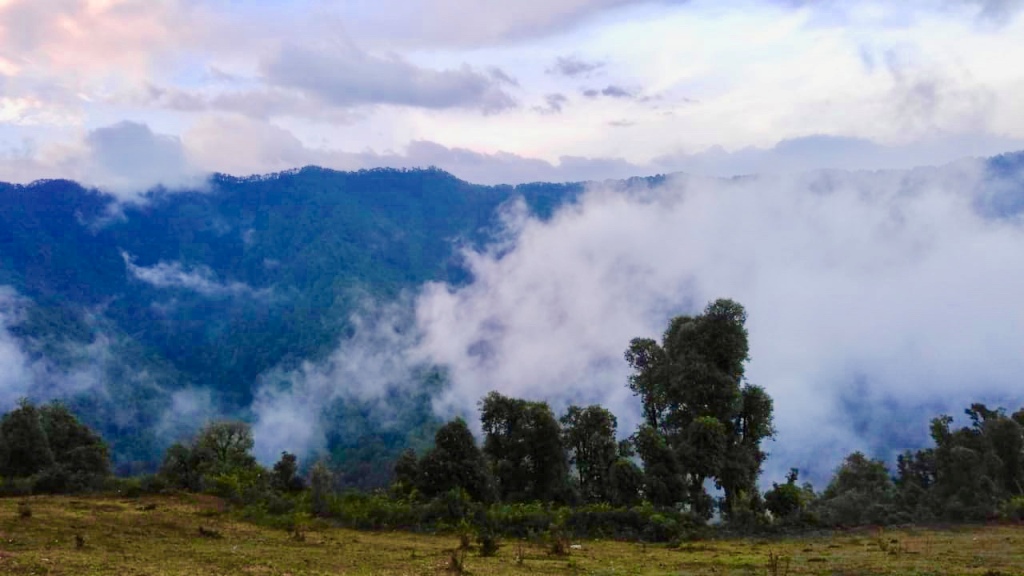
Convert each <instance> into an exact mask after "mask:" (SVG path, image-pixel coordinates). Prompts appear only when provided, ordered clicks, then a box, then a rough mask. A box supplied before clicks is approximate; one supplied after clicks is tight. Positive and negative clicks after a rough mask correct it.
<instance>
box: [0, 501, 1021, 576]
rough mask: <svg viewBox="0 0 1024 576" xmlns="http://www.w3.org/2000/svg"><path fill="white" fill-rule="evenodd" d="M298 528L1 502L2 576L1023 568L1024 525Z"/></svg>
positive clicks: (169, 509) (101, 506) (196, 508)
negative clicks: (552, 535)
mask: <svg viewBox="0 0 1024 576" xmlns="http://www.w3.org/2000/svg"><path fill="white" fill-rule="evenodd" d="M22 501H24V502H25V503H26V504H27V505H28V506H29V507H30V508H31V510H32V515H31V516H30V517H28V518H22V517H21V516H20V514H19V512H18V510H19V502H22ZM200 529H202V530H203V531H205V532H207V533H208V534H212V533H215V534H217V535H218V536H219V537H208V535H204V534H201V532H200ZM300 534H301V537H296V533H295V531H294V530H293V531H292V532H289V531H288V530H273V529H269V528H263V527H259V526H255V525H252V524H248V523H244V522H241V521H238V520H237V519H235V518H234V517H233V516H232V514H230V513H228V512H227V511H226V509H225V508H224V507H223V504H222V503H221V502H220V501H218V500H216V499H211V498H209V497H205V496H203V497H195V496H180V497H160V498H142V499H138V500H128V499H118V498H84V497H75V498H67V497H33V498H29V499H2V500H0V574H13V575H21V574H24V575H29V574H50V575H69V576H72V575H73V576H79V575H82V576H87V575H98V574H117V575H129V574H148V575H151V576H155V575H164V574H167V575H183V576H185V575H187V576H197V575H199V574H204V575H205V574H267V575H284V574H291V575H293V576H298V575H300V574H308V575H325V574H355V575H361V574H366V575H369V574H410V575H415V574H427V575H430V574H434V575H436V574H452V573H462V574H471V575H475V576H481V575H485V574H496V575H504V574H537V575H543V574H594V575H604V576H612V575H640V576H646V575H668V574H672V575H675V574H694V575H708V576H710V575H728V574H742V575H749V574H757V575H764V574H787V575H797V574H801V575H804V574H894V575H895V574H900V575H904V574H911V575H912V574H920V575H924V574H933V575H943V574H975V575H978V576H982V575H986V574H988V575H990V576H995V575H996V574H998V575H1001V576H1010V575H1014V574H1024V572H1022V571H1021V568H1020V567H1022V566H1024V529H1021V528H1017V527H1012V526H989V527H978V528H972V529H958V530H950V531H936V530H900V531H885V532H877V531H870V530H867V531H858V532H851V533H848V534H838V535H828V536H817V537H804V538H790V539H779V540H769V539H758V540H709V541H704V542H695V543H688V544H685V545H683V546H681V547H671V546H667V545H652V544H647V545H642V544H634V543H626V542H612V541H588V542H583V543H582V544H583V546H582V547H581V548H578V549H572V550H571V554H570V555H569V556H559V555H555V554H551V553H550V552H551V549H550V546H551V543H550V542H543V541H536V542H528V541H516V540H510V541H506V543H505V545H504V546H502V547H501V548H500V549H499V550H498V551H497V553H496V554H495V555H494V556H490V557H488V556H481V555H480V553H479V550H477V549H476V548H477V547H475V546H474V547H472V548H470V549H468V550H459V548H460V544H461V542H460V538H459V536H458V535H457V534H451V535H439V536H431V535H422V534H410V533H401V532H354V531H351V530H345V529H340V528H333V527H331V526H329V525H328V524H326V523H324V522H319V521H314V520H312V519H309V521H308V522H306V523H304V524H303V525H302V528H301V532H300ZM575 543H576V542H573V544H575ZM453 550H456V551H457V552H458V558H457V559H456V560H457V562H453V561H452V560H453V552H452V551H453ZM773 559H774V560H773Z"/></svg>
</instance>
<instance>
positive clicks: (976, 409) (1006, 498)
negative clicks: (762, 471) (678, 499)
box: [768, 404, 1024, 525]
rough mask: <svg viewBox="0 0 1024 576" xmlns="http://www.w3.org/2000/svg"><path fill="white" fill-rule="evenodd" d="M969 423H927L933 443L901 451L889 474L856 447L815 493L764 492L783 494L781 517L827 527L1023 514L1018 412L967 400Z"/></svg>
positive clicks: (1023, 417)
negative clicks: (799, 519)
mask: <svg viewBox="0 0 1024 576" xmlns="http://www.w3.org/2000/svg"><path fill="white" fill-rule="evenodd" d="M964 412H965V414H966V416H967V417H968V420H969V422H970V423H969V425H967V426H962V427H960V428H953V418H952V417H950V416H947V415H943V416H938V417H936V418H934V419H932V421H931V437H932V441H933V442H934V446H933V447H930V448H924V449H920V450H916V451H909V450H908V451H906V452H904V453H903V454H901V455H900V456H899V457H898V458H897V460H896V473H895V475H893V474H892V473H890V470H889V469H888V468H887V467H886V465H885V463H884V462H883V461H881V460H873V459H870V458H868V457H867V456H865V455H864V454H862V453H860V452H856V453H854V454H851V455H850V456H848V457H847V458H846V459H845V460H844V461H843V464H842V465H841V466H840V467H839V469H838V470H837V471H836V474H835V476H834V477H833V479H832V481H831V482H830V483H829V485H828V487H827V488H826V489H825V491H824V492H823V493H822V494H821V495H820V497H818V498H816V499H815V498H814V497H813V492H810V491H808V490H807V489H806V487H804V488H803V489H801V490H800V491H799V492H800V494H799V495H797V497H793V495H794V494H795V493H796V492H798V491H796V490H794V489H793V488H791V487H789V486H793V485H795V476H794V477H793V480H794V481H791V482H789V483H788V484H787V485H782V486H779V485H776V486H775V487H774V488H773V490H772V491H771V492H769V494H768V496H770V497H773V498H777V499H778V498H781V497H782V494H784V493H785V494H788V495H789V496H788V497H787V498H783V499H785V500H786V501H787V505H786V507H785V509H784V510H783V509H782V508H780V509H779V510H778V512H779V515H780V516H784V517H786V518H790V519H793V518H797V517H800V516H801V515H802V516H803V518H804V520H807V519H808V518H809V519H810V520H813V521H819V522H821V523H824V524H828V525H836V524H842V525H860V524H887V523H909V522H932V521H936V520H942V521H953V522H960V521H979V520H988V519H992V518H996V517H1004V518H1011V519H1016V520H1020V519H1024V409H1022V410H1019V411H1017V412H1015V413H1013V414H1012V415H1008V414H1007V413H1006V412H1005V410H1003V409H991V408H989V407H987V406H985V405H984V404H972V405H971V406H970V407H969V408H967V409H966V410H965V411H964Z"/></svg>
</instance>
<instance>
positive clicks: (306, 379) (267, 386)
mask: <svg viewBox="0 0 1024 576" xmlns="http://www.w3.org/2000/svg"><path fill="white" fill-rule="evenodd" d="M410 309H411V306H410V305H409V303H408V302H404V301H402V300H399V301H398V302H394V303H390V304H373V303H370V302H369V301H366V303H365V304H364V305H363V306H362V307H361V308H360V309H359V311H358V312H357V313H355V314H353V316H352V318H351V321H352V335H351V337H349V338H346V339H345V340H343V341H342V342H341V343H340V345H339V346H338V348H337V349H335V351H334V352H333V353H332V354H331V355H330V356H329V357H328V358H327V359H325V360H323V361H320V362H314V361H305V362H303V363H302V364H301V365H300V366H297V367H293V368H288V367H279V368H277V369H274V370H272V371H270V372H269V373H267V374H264V375H262V376H261V377H260V379H259V384H258V388H257V390H256V394H255V398H254V400H253V403H252V406H251V407H250V409H251V411H252V413H253V418H254V422H253V437H254V440H255V444H256V446H255V452H256V455H257V456H258V457H259V458H260V460H261V461H263V462H273V461H274V460H275V459H276V458H277V457H278V456H279V455H280V454H281V452H282V451H286V450H287V451H289V452H293V453H297V454H300V455H305V454H311V453H316V452H321V451H323V450H324V449H325V448H326V446H327V432H328V429H329V428H330V426H331V425H332V423H329V422H326V421H325V417H324V412H325V410H327V409H328V408H330V407H331V405H332V404H333V403H334V402H336V401H339V400H354V401H358V402H359V403H360V406H361V407H362V408H361V409H363V410H370V411H372V412H373V420H374V422H375V423H376V424H379V425H380V426H381V427H383V428H387V427H389V426H390V425H391V423H390V421H391V420H392V419H393V417H394V415H395V414H396V413H397V411H398V410H399V409H400V403H401V402H402V400H403V398H404V397H405V396H404V395H405V394H407V393H409V392H415V390H416V388H417V386H421V385H422V381H421V380H422V378H421V377H420V376H419V374H420V373H421V372H422V371H423V369H424V366H425V363H424V359H423V358H422V357H418V356H417V355H416V354H415V342H416V338H417V334H416V332H415V331H414V330H413V324H412V319H411V317H410ZM333 425H337V422H334V423H333Z"/></svg>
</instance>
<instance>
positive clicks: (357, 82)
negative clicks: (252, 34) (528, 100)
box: [262, 43, 515, 112]
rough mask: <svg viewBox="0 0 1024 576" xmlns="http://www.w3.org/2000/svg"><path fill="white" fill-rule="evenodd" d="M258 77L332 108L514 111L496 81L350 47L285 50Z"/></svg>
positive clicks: (288, 47) (470, 72) (472, 72)
mask: <svg viewBox="0 0 1024 576" xmlns="http://www.w3.org/2000/svg"><path fill="white" fill-rule="evenodd" d="M262 71H263V73H264V75H265V76H266V79H267V81H268V82H269V83H270V84H271V85H275V86H283V87H288V88H294V89H297V90H300V91H302V92H303V93H305V94H308V95H311V96H313V97H315V98H317V99H319V100H320V101H321V102H324V103H325V104H329V105H334V106H342V107H345V106H360V105H367V104H394V105H405V106H421V107H424V108H478V109H480V110H483V111H484V112H498V111H501V110H503V109H505V108H510V107H512V106H514V105H515V102H514V101H513V99H512V97H511V96H509V95H508V94H507V93H506V92H505V91H504V90H503V89H502V87H501V84H503V82H502V81H501V80H499V79H496V78H493V77H491V76H490V75H488V74H485V73H481V72H478V71H475V70H473V69H471V68H470V67H468V66H463V67H461V68H460V69H457V70H429V69H425V68H420V67H417V66H414V65H413V64H410V63H409V62H407V61H405V60H404V59H402V58H400V57H398V56H390V57H378V56H374V55H371V54H367V53H366V52H363V51H362V50H360V49H358V48H357V47H356V46H354V45H353V44H351V43H346V44H342V45H341V46H338V47H336V48H334V49H331V50H325V49H310V48H306V47H300V46H297V45H294V44H286V45H284V46H283V47H281V49H280V50H278V51H277V52H276V53H275V54H274V55H273V56H271V57H270V58H269V59H267V60H265V61H264V62H263V63H262Z"/></svg>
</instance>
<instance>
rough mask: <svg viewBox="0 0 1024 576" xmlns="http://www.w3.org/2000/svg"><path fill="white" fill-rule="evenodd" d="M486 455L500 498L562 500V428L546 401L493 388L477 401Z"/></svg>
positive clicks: (565, 473)
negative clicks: (513, 394) (496, 390)
mask: <svg viewBox="0 0 1024 576" xmlns="http://www.w3.org/2000/svg"><path fill="white" fill-rule="evenodd" d="M480 408H481V410H480V422H481V424H482V425H483V430H484V435H485V440H484V448H483V452H484V455H485V456H486V457H487V460H488V462H489V463H490V466H491V470H492V471H493V473H494V476H495V478H496V480H497V484H498V490H499V494H500V496H501V499H502V500H503V501H519V502H523V501H541V502H550V501H554V500H562V501H564V500H566V499H567V497H568V492H569V489H568V465H567V463H566V456H565V449H564V447H563V445H562V434H561V428H560V427H559V425H558V420H556V419H555V416H554V414H553V413H552V412H551V408H550V407H548V405H547V403H545V402H528V401H526V400H521V399H518V398H509V397H506V396H502V395H501V394H499V393H498V392H491V393H490V394H488V395H487V396H486V397H484V399H483V400H482V401H481V403H480Z"/></svg>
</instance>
